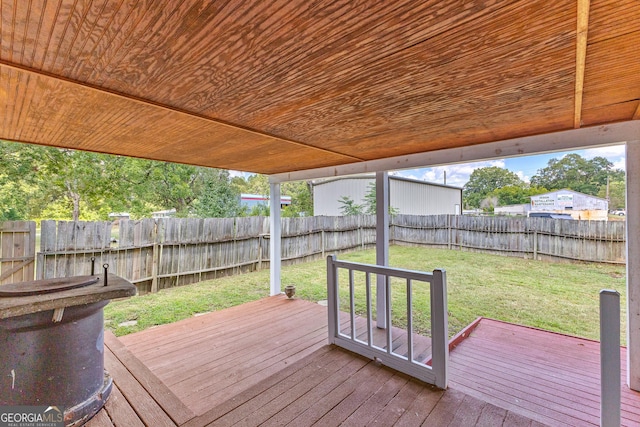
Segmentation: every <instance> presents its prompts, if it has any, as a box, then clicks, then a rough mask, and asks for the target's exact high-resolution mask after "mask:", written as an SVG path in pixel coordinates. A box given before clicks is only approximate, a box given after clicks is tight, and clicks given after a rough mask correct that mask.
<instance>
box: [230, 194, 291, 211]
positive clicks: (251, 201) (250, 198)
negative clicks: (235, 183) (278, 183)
mask: <svg viewBox="0 0 640 427" xmlns="http://www.w3.org/2000/svg"><path fill="white" fill-rule="evenodd" d="M269 203H270V198H269V196H267V195H264V194H244V193H243V194H241V195H240V206H246V207H247V208H249V209H252V208H254V207H256V206H259V205H262V206H269ZM290 204H291V196H280V207H281V208H284V207H285V206H289V205H290Z"/></svg>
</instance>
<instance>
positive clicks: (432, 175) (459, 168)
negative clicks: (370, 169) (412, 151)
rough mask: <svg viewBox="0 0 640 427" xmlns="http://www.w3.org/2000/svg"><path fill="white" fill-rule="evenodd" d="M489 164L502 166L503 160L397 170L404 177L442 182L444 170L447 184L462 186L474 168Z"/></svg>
mask: <svg viewBox="0 0 640 427" xmlns="http://www.w3.org/2000/svg"><path fill="white" fill-rule="evenodd" d="M489 166H497V167H499V168H503V167H504V166H505V163H504V160H491V161H486V162H475V163H465V164H459V165H447V166H436V167H433V168H424V169H411V170H407V171H399V173H398V175H400V176H404V177H406V178H413V179H420V180H422V181H427V182H435V183H438V184H443V183H444V175H445V172H446V174H447V185H453V186H456V187H463V186H464V185H465V184H466V183H467V181H469V176H471V174H472V173H473V171H474V170H476V169H479V168H486V167H489Z"/></svg>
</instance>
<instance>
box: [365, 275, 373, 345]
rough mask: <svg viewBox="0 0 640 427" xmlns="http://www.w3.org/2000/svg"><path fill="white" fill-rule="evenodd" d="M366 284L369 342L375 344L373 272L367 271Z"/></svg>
mask: <svg viewBox="0 0 640 427" xmlns="http://www.w3.org/2000/svg"><path fill="white" fill-rule="evenodd" d="M365 286H366V288H367V289H366V291H367V343H368V344H369V347H372V346H373V326H372V323H373V320H372V318H373V310H372V308H371V273H369V272H368V271H367V272H366V273H365Z"/></svg>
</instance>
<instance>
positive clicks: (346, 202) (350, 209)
mask: <svg viewBox="0 0 640 427" xmlns="http://www.w3.org/2000/svg"><path fill="white" fill-rule="evenodd" d="M338 203H340V204H341V205H342V206H340V213H342V215H362V214H363V213H364V206H363V205H359V204H357V203H356V202H355V201H354V200H353V199H352V198H351V197H348V196H342V197H340V198H339V199H338Z"/></svg>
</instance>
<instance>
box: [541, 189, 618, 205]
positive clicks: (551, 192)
mask: <svg viewBox="0 0 640 427" xmlns="http://www.w3.org/2000/svg"><path fill="white" fill-rule="evenodd" d="M561 191H562V192H564V193H573V194H579V195H581V196H585V197H590V198H592V199H598V200H603V201H605V202H606V201H607V199H603V198H602V197H597V196H592V195H591V194H585V193H581V192H579V191H573V190H569V189H568V188H563V189H561V190H553V191H549V192H548V193H542V194H535V195H533V196H529V198H531V197H538V196H546V195H547V194H554V193H559V192H561Z"/></svg>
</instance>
